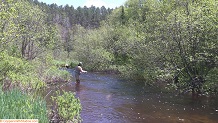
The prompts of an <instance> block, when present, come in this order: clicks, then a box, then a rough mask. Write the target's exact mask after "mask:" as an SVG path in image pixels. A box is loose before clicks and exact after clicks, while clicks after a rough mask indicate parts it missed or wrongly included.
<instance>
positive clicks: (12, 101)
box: [0, 89, 49, 123]
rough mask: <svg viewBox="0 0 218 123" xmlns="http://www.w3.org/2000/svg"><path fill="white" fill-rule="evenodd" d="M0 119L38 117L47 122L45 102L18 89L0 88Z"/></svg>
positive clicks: (41, 121)
mask: <svg viewBox="0 0 218 123" xmlns="http://www.w3.org/2000/svg"><path fill="white" fill-rule="evenodd" d="M0 107H1V108H0V119H38V120H39V123H48V122H49V120H48V116H47V111H46V102H45V101H43V100H41V99H40V98H33V97H32V96H30V95H28V94H25V93H22V92H21V91H19V90H18V89H14V90H12V91H7V92H3V91H2V90H0Z"/></svg>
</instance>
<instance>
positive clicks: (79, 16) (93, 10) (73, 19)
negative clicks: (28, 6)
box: [29, 0, 113, 29]
mask: <svg viewBox="0 0 218 123" xmlns="http://www.w3.org/2000/svg"><path fill="white" fill-rule="evenodd" d="M29 2H33V3H34V4H37V5H38V6H40V8H41V9H42V10H43V11H44V12H46V13H47V14H48V17H47V21H48V22H52V23H58V24H61V25H62V26H64V27H66V28H71V27H72V26H73V25H81V26H83V27H85V28H88V29H93V28H98V27H99V26H100V22H101V21H102V20H105V19H106V18H107V16H108V15H109V14H111V12H112V11H113V9H110V8H105V6H102V7H100V8H99V7H95V6H91V7H87V6H84V7H80V6H79V7H77V8H74V7H73V6H69V5H65V6H62V5H61V6H58V5H57V4H55V3H54V4H46V3H43V2H39V1H38V0H29Z"/></svg>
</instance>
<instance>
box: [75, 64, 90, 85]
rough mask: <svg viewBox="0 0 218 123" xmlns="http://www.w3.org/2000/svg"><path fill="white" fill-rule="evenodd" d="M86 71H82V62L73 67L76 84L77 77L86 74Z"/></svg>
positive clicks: (77, 81) (78, 80) (78, 81)
mask: <svg viewBox="0 0 218 123" xmlns="http://www.w3.org/2000/svg"><path fill="white" fill-rule="evenodd" d="M86 72H87V71H85V70H83V69H82V62H79V64H78V66H76V67H75V78H76V84H79V83H80V79H79V76H80V74H81V73H86Z"/></svg>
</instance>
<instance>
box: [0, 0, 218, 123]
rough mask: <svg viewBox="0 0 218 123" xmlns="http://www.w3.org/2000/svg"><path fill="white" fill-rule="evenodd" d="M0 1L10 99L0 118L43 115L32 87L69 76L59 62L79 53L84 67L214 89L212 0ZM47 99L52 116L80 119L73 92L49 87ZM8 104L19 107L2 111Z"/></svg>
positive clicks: (189, 89) (172, 88) (217, 31)
mask: <svg viewBox="0 0 218 123" xmlns="http://www.w3.org/2000/svg"><path fill="white" fill-rule="evenodd" d="M0 8H1V11H0V20H1V21H0V87H1V89H0V94H1V95H2V97H0V98H2V99H3V100H4V101H3V102H8V103H9V104H10V103H11V105H8V104H6V103H0V107H3V108H1V109H0V111H1V112H0V116H1V117H0V119H5V118H9V116H10V118H22V114H25V113H26V115H28V116H26V117H28V118H34V119H37V118H39V117H40V116H41V115H42V114H40V113H43V116H48V115H49V114H50V113H51V112H52V111H51V110H50V109H46V107H44V105H45V104H46V103H45V100H43V99H41V98H40V97H38V96H39V95H37V94H36V92H37V91H40V90H41V89H46V88H47V87H48V86H50V85H54V84H56V83H59V82H70V81H72V79H73V78H72V75H70V73H69V72H67V71H66V70H62V67H67V68H74V67H75V66H76V65H77V64H78V63H79V61H82V62H83V63H84V68H85V69H86V70H88V71H95V72H104V73H109V74H119V75H120V76H121V77H122V78H124V79H134V80H137V79H138V80H140V82H142V83H143V84H145V85H148V86H154V87H156V86H158V87H160V88H163V89H165V91H169V92H178V93H192V94H197V95H210V94H218V45H217V42H218V38H217V36H218V23H217V22H218V17H217V15H218V7H217V1H216V0H199V1H193V0H180V1H178V0H172V1H168V0H161V1H154V0H144V1H143V0H142V1H141V0H127V1H126V3H125V5H123V6H120V7H118V8H116V9H110V8H108V9H106V8H105V7H101V8H99V7H94V6H92V7H90V8H88V7H78V8H74V7H73V6H69V5H66V6H57V5H56V4H51V5H47V4H45V3H42V2H38V1H37V0H3V1H1V2H0ZM63 61H64V62H63ZM18 90H19V91H18ZM17 97H19V98H20V99H17ZM66 98H67V99H66ZM14 99H17V101H16V102H15V101H13V100H14ZM65 99H66V100H65ZM68 99H73V100H74V99H75V100H74V104H72V105H76V108H77V109H76V110H77V111H78V112H74V113H73V115H70V114H69V112H71V111H72V112H73V111H75V109H74V108H73V107H72V108H69V110H70V111H68V110H66V107H65V106H64V105H66V106H71V102H69V100H68ZM23 100H27V101H26V102H24V101H23ZM53 101H54V102H56V104H58V105H57V107H56V109H55V110H58V111H59V112H56V113H55V115H57V114H58V117H59V119H60V120H62V121H64V122H65V121H66V122H67V121H71V120H73V121H74V122H80V121H81V118H80V116H79V112H80V110H81V108H82V106H81V105H80V101H79V100H77V99H76V98H75V97H74V94H73V93H67V92H62V91H61V92H57V96H56V97H53ZM32 102H36V103H32ZM65 102H67V104H63V103H65ZM62 104H63V105H62ZM24 105H26V106H28V107H25V106H24ZM39 105H43V107H42V108H40V107H39ZM14 106H15V108H19V107H23V109H22V110H21V111H23V112H24V113H21V112H20V113H17V114H16V112H13V114H10V113H11V112H10V111H15V110H13V109H11V108H13V107H14ZM16 106H17V107H16ZM26 108H27V109H28V108H30V109H29V111H30V112H29V113H28V111H27V110H26ZM38 108H40V109H38ZM17 110H18V109H17ZM36 110H37V111H39V112H38V113H39V114H38V115H40V116H38V115H34V114H33V113H32V112H35V111H36ZM45 110H46V113H47V115H44V113H45ZM4 111H5V112H6V113H3V112H4ZM43 116H42V120H46V121H47V120H48V119H47V118H45V117H43Z"/></svg>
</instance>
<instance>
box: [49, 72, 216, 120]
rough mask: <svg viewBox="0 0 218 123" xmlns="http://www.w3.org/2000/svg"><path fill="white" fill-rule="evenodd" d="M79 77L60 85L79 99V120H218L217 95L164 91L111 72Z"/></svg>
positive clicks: (85, 74) (87, 74)
mask: <svg viewBox="0 0 218 123" xmlns="http://www.w3.org/2000/svg"><path fill="white" fill-rule="evenodd" d="M68 71H69V72H70V73H71V74H72V75H73V70H71V69H69V70H68ZM80 78H81V82H80V84H79V85H76V84H75V82H71V83H67V84H63V83H61V84H60V86H59V87H60V88H61V89H64V90H65V91H71V92H72V93H74V92H75V94H76V97H77V98H79V99H80V101H81V104H82V111H81V117H82V120H83V121H82V123H218V98H217V97H203V96H202V97H199V98H195V99H194V98H192V97H191V96H187V95H179V96H178V95H176V94H172V93H163V92H161V91H159V90H158V89H155V88H151V87H145V86H144V84H143V82H133V81H127V80H122V79H120V78H119V77H118V76H116V75H114V74H109V75H108V74H102V73H84V74H82V75H81V76H80ZM139 83H142V84H139ZM56 87H57V86H55V87H51V88H50V89H48V90H47V91H48V92H49V91H50V90H51V89H55V88H56ZM51 95H52V94H50V95H49V96H51ZM46 99H47V98H46ZM47 100H49V99H47Z"/></svg>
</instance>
